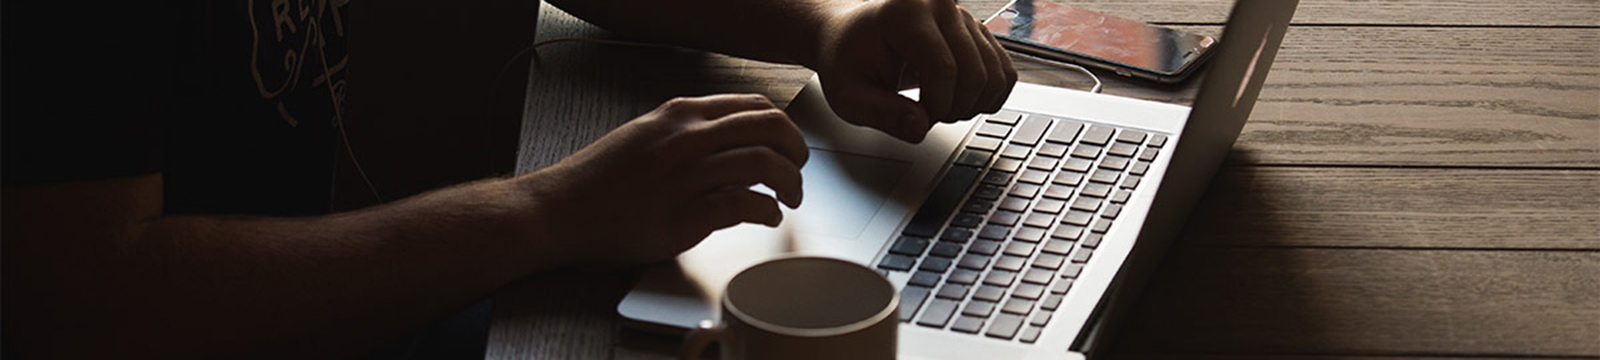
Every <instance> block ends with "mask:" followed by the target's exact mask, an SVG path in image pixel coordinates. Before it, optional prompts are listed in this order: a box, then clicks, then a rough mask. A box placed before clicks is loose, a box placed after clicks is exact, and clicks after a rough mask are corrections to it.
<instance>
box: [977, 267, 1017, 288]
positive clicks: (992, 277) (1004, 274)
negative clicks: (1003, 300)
mask: <svg viewBox="0 0 1600 360" xmlns="http://www.w3.org/2000/svg"><path fill="white" fill-rule="evenodd" d="M1016 280H1017V273H1014V272H1010V271H1005V270H991V271H989V276H985V277H983V283H984V284H985V285H994V286H999V287H1009V286H1011V282H1013V281H1016Z"/></svg>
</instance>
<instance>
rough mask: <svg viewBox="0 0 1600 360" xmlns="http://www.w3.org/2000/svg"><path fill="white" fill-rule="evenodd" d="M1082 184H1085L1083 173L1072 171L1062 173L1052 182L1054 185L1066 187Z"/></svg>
mask: <svg viewBox="0 0 1600 360" xmlns="http://www.w3.org/2000/svg"><path fill="white" fill-rule="evenodd" d="M1081 182H1083V173H1080V172H1071V171H1062V172H1061V173H1058V174H1056V178H1055V179H1054V180H1051V181H1050V183H1052V184H1056V185H1066V186H1078V183H1081Z"/></svg>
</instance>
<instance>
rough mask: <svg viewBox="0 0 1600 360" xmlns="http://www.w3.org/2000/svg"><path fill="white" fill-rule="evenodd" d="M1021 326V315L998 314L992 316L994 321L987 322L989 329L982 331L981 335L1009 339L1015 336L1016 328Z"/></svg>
mask: <svg viewBox="0 0 1600 360" xmlns="http://www.w3.org/2000/svg"><path fill="white" fill-rule="evenodd" d="M1021 327H1022V316H1020V315H1011V314H1000V315H998V316H995V317H994V322H993V323H991V324H989V331H987V332H984V333H983V335H984V336H988V337H992V338H997V339H1006V340H1011V338H1013V337H1016V336H1017V329H1019V328H1021Z"/></svg>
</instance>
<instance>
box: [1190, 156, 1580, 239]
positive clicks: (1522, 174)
mask: <svg viewBox="0 0 1600 360" xmlns="http://www.w3.org/2000/svg"><path fill="white" fill-rule="evenodd" d="M1189 224H1190V225H1189V226H1190V229H1188V230H1187V231H1186V232H1185V233H1186V234H1188V235H1189V237H1188V238H1185V239H1184V240H1183V241H1184V242H1185V243H1189V244H1208V245H1239V246H1274V247H1290V246H1314V247H1384V248H1434V249H1439V248H1458V249H1574V250H1600V172H1597V171H1589V170H1579V171H1543V170H1481V169H1393V168H1376V169H1375V168H1322V167H1311V168H1305V167H1226V168H1224V169H1223V171H1222V172H1221V173H1220V174H1219V175H1218V177H1217V178H1216V179H1215V180H1214V181H1213V182H1212V187H1211V189H1210V190H1208V191H1207V192H1206V197H1205V198H1204V199H1203V200H1201V202H1200V205H1199V208H1198V209H1197V210H1196V211H1195V212H1194V215H1193V217H1191V218H1190V219H1189Z"/></svg>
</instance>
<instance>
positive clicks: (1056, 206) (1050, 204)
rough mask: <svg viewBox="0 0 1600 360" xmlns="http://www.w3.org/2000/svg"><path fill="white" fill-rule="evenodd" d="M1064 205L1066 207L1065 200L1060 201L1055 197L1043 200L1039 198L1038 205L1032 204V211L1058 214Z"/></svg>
mask: <svg viewBox="0 0 1600 360" xmlns="http://www.w3.org/2000/svg"><path fill="white" fill-rule="evenodd" d="M1066 207H1067V202H1066V201H1061V200H1056V199H1044V200H1039V205H1037V206H1034V207H1033V211H1038V212H1043V213H1049V214H1059V213H1061V209H1064V208H1066Z"/></svg>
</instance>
